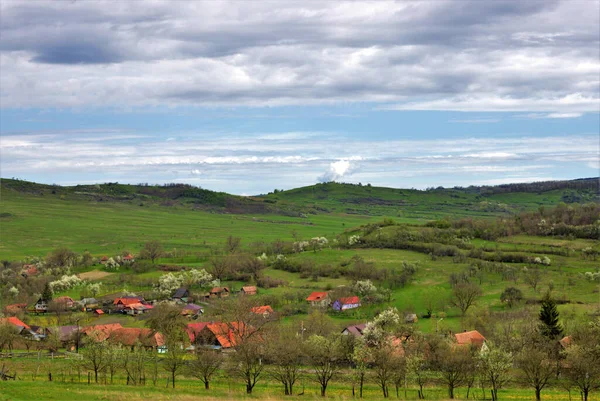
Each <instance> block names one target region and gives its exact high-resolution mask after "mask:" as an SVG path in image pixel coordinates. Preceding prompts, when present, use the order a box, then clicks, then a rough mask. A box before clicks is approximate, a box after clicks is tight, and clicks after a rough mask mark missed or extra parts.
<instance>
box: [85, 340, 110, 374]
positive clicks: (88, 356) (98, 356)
mask: <svg viewBox="0 0 600 401" xmlns="http://www.w3.org/2000/svg"><path fill="white" fill-rule="evenodd" d="M84 345H85V347H84V348H83V349H82V351H81V355H82V356H83V359H82V360H81V363H82V366H83V367H84V368H85V369H90V370H92V371H93V372H94V381H95V382H96V383H98V372H102V371H104V369H106V367H107V365H108V362H109V356H108V352H107V346H106V343H104V342H100V341H96V340H95V339H94V338H87V339H86V340H85V341H84Z"/></svg>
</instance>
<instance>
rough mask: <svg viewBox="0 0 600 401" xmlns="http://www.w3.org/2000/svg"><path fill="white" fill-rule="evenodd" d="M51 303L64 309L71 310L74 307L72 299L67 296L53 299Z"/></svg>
mask: <svg viewBox="0 0 600 401" xmlns="http://www.w3.org/2000/svg"><path fill="white" fill-rule="evenodd" d="M53 302H54V303H55V304H57V305H61V306H62V307H64V308H65V309H72V308H73V306H74V305H75V301H74V300H73V298H71V297H67V296H62V297H58V298H55V299H54V300H53Z"/></svg>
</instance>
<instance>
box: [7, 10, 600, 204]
mask: <svg viewBox="0 0 600 401" xmlns="http://www.w3.org/2000/svg"><path fill="white" fill-rule="evenodd" d="M0 18H1V21H0V22H1V24H0V133H1V141H0V157H1V161H0V169H1V171H0V173H1V176H2V177H7V178H11V177H18V178H21V179H26V180H31V181H38V182H44V183H57V184H65V185H71V184H76V183H95V182H108V181H110V182H115V181H118V182H123V183H139V182H149V183H165V182H185V183H190V184H193V185H199V186H202V187H204V188H208V189H214V190H221V191H227V192H231V193H236V194H257V193H265V192H268V191H271V190H273V189H274V188H279V189H289V188H294V187H298V186H303V185H310V184H313V183H315V182H319V181H329V180H336V181H341V182H363V183H367V182H369V183H371V184H373V185H381V186H392V187H408V188H410V187H415V188H425V187H430V186H438V185H443V186H455V185H463V186H464V185H470V184H500V183H506V182H527V181H538V180H547V179H571V178H580V177H592V176H598V175H599V169H600V166H599V164H600V162H599V158H600V149H599V146H600V143H599V142H600V139H599V137H600V118H599V112H600V50H599V49H600V31H599V26H600V1H597V0H563V1H558V0H556V1H554V0H543V1H536V0H527V1H516V0H506V1H503V0H494V1H477V0H475V1H441V0H436V1H431V2H427V1H415V2H411V1H399V2H385V1H377V2H367V3H360V2H349V3H344V2H316V1H314V2H306V1H303V2H292V1H285V2H283V1H282V2H269V1H253V2H251V1H243V2H242V1H240V2H226V1H207V2H201V1H160V0H156V1H148V2H142V1H133V0H132V1H119V2H117V1H113V0H110V1H106V2H104V1H93V0H90V1H75V0H73V1H67V0H64V1H53V2H44V1H40V0H36V1H25V0H23V1H9V0H2V1H0Z"/></svg>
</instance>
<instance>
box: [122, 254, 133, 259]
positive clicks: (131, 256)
mask: <svg viewBox="0 0 600 401" xmlns="http://www.w3.org/2000/svg"><path fill="white" fill-rule="evenodd" d="M123 260H133V255H132V254H129V255H127V256H123Z"/></svg>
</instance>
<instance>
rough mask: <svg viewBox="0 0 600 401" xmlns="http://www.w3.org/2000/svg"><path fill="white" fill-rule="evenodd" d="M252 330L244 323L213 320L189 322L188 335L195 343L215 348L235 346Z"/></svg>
mask: <svg viewBox="0 0 600 401" xmlns="http://www.w3.org/2000/svg"><path fill="white" fill-rule="evenodd" d="M250 332H251V329H249V328H247V327H246V325H244V324H243V323H238V322H231V323H221V322H211V323H190V324H188V336H189V337H190V341H191V342H192V343H193V344H194V345H199V346H204V347H210V348H215V349H228V348H232V347H235V346H236V345H237V344H239V343H240V341H241V340H242V339H243V338H246V337H247V336H248V334H249V333H250Z"/></svg>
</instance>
